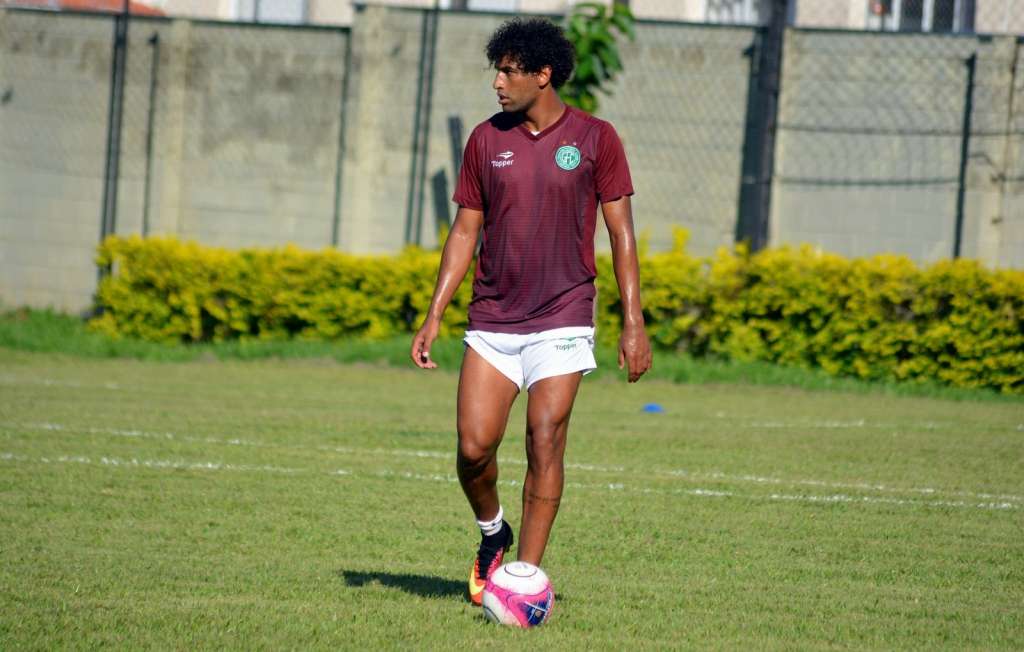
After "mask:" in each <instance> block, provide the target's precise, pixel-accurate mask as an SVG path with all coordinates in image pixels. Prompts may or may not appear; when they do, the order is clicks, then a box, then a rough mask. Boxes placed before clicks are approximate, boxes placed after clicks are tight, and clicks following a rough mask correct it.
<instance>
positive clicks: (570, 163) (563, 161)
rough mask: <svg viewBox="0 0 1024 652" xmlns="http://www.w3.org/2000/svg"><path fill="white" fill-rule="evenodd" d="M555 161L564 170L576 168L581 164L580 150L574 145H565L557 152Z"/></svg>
mask: <svg viewBox="0 0 1024 652" xmlns="http://www.w3.org/2000/svg"><path fill="white" fill-rule="evenodd" d="M555 163H556V164H557V165H558V167H560V168H562V169H563V170H575V169H576V168H577V167H579V165H580V150H578V149H576V148H575V147H573V146H572V145H563V146H562V147H559V148H558V151H557V152H555Z"/></svg>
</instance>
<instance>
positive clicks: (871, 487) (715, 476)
mask: <svg viewBox="0 0 1024 652" xmlns="http://www.w3.org/2000/svg"><path fill="white" fill-rule="evenodd" d="M665 473H666V474H667V475H673V476H677V477H680V478H689V479H691V480H695V481H699V480H722V481H726V482H752V483H754V484H773V485H788V486H793V485H797V486H807V487H822V488H828V489H860V490H862V491H877V492H879V493H911V494H924V495H928V496H939V495H949V496H961V497H963V498H982V499H986V500H1009V501H1016V502H1021V501H1024V496H1017V495H1014V494H991V493H978V492H972V491H955V490H951V489H933V488H931V487H893V486H890V485H885V484H871V483H868V482H830V481H827V480H784V479H782V478H772V477H765V476H758V475H748V474H731V473H719V472H710V473H701V472H693V471H685V470H682V469H676V470H672V471H666V472H665Z"/></svg>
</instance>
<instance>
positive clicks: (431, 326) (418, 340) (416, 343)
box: [409, 317, 440, 369]
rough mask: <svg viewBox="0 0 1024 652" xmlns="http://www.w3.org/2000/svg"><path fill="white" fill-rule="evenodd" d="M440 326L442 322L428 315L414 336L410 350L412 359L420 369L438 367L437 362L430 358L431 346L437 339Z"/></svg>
mask: <svg viewBox="0 0 1024 652" xmlns="http://www.w3.org/2000/svg"><path fill="white" fill-rule="evenodd" d="M439 328H440V323H439V322H438V321H437V320H435V319H432V318H431V317H427V318H426V319H425V320H424V321H423V325H422V326H420V329H419V330H418V331H416V335H415V336H414V337H413V338H412V348H411V349H410V350H409V355H410V356H411V357H412V361H413V362H414V363H415V364H416V366H417V367H419V368H420V369H437V363H436V362H434V361H433V360H431V359H430V347H431V346H432V345H433V344H434V340H436V339H437V331H438V329H439Z"/></svg>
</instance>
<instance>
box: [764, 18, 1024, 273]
mask: <svg viewBox="0 0 1024 652" xmlns="http://www.w3.org/2000/svg"><path fill="white" fill-rule="evenodd" d="M972 53H977V55H978V63H977V67H976V73H975V88H974V110H973V113H972V117H973V124H972V138H971V143H970V150H969V151H970V158H969V167H968V176H967V194H966V197H965V221H964V231H963V241H962V255H964V256H967V257H978V258H981V259H983V260H988V261H992V260H993V259H994V258H995V256H996V253H995V251H996V249H997V248H998V245H997V243H998V240H999V230H1000V229H1001V228H1003V227H1002V226H1000V222H999V219H998V216H999V213H1000V209H999V204H1000V194H1001V190H1000V188H999V184H998V183H997V181H996V176H997V175H996V176H994V175H993V170H994V169H996V168H998V167H999V166H1000V165H1001V163H1000V161H1002V160H1003V159H1004V158H1005V153H1004V150H1005V144H1006V134H1005V127H1006V120H1007V116H1008V111H1009V89H1010V75H1011V70H1012V65H1013V61H1014V57H1015V56H1016V44H1015V43H1014V40H1013V39H1012V38H1009V37H997V38H994V39H986V38H976V37H952V36H933V35H913V36H911V35H903V36H901V37H899V38H893V37H892V36H888V35H883V34H867V33H836V32H813V31H799V30H790V31H789V32H788V34H787V40H786V44H785V50H784V63H783V73H782V79H783V81H782V94H781V97H780V103H779V129H778V133H777V139H776V158H775V183H774V186H773V190H772V225H771V240H772V243H773V244H783V243H798V242H809V243H812V244H816V245H818V246H820V247H822V248H823V249H826V250H829V251H834V252H837V253H841V254H844V255H848V256H867V255H872V254H876V253H883V252H897V253H905V254H908V255H910V256H911V257H913V258H915V259H917V260H919V261H922V262H930V261H935V260H939V259H942V258H948V257H950V256H951V255H952V251H953V240H954V228H955V216H956V201H957V187H958V185H957V180H958V175H959V165H960V151H961V136H960V132H961V125H962V123H963V114H964V106H965V94H966V89H967V86H966V75H967V68H966V65H965V60H966V59H967V57H968V56H970V55H971V54H972ZM993 166H994V167H993ZM1021 262H1024V261H1018V262H1017V264H1018V265H1019V264H1021Z"/></svg>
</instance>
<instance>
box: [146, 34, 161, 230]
mask: <svg viewBox="0 0 1024 652" xmlns="http://www.w3.org/2000/svg"><path fill="white" fill-rule="evenodd" d="M149 45H150V47H151V48H152V49H153V60H152V61H151V62H150V70H149V115H148V116H146V178H145V185H144V186H143V189H142V237H146V236H147V235H149V195H150V185H151V183H152V181H151V179H152V176H153V122H154V117H155V115H156V91H157V88H159V87H160V82H159V76H160V33H159V32H153V35H152V36H150V37H149Z"/></svg>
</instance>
